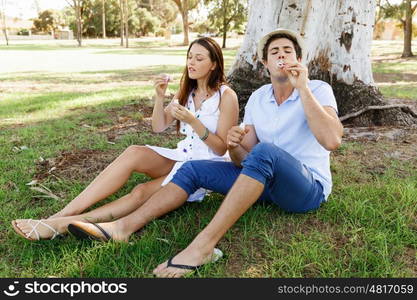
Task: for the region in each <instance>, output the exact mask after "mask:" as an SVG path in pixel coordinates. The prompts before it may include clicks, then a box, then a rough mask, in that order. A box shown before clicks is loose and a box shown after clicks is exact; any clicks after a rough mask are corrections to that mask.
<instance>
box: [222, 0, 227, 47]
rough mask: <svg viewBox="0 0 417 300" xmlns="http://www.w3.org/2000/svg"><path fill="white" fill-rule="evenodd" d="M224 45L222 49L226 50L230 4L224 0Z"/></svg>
mask: <svg viewBox="0 0 417 300" xmlns="http://www.w3.org/2000/svg"><path fill="white" fill-rule="evenodd" d="M222 4H223V45H222V48H223V49H225V48H226V38H227V29H228V28H227V27H228V26H227V8H228V7H227V5H228V4H229V3H228V2H226V1H224V0H223V3H222Z"/></svg>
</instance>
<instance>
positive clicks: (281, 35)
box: [262, 33, 303, 60]
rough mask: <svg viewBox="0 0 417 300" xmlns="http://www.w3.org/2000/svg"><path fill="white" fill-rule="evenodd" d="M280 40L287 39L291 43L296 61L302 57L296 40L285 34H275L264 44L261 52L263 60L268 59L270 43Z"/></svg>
mask: <svg viewBox="0 0 417 300" xmlns="http://www.w3.org/2000/svg"><path fill="white" fill-rule="evenodd" d="M282 38H285V39H288V40H290V41H291V42H292V43H293V45H294V49H295V55H296V56H297V59H300V58H301V57H302V56H303V53H302V51H301V47H300V45H299V44H298V42H297V40H296V39H295V38H294V37H293V36H292V35H289V34H286V33H277V34H274V35H272V36H271V37H270V38H269V39H268V41H267V42H266V44H265V47H264V49H263V51H262V59H263V60H266V58H267V57H268V48H269V45H270V44H271V43H272V41H274V40H276V39H282Z"/></svg>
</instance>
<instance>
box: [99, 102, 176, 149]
mask: <svg viewBox="0 0 417 300" xmlns="http://www.w3.org/2000/svg"><path fill="white" fill-rule="evenodd" d="M138 102H139V103H133V104H128V105H125V106H122V107H118V108H112V109H109V110H107V111H106V112H107V114H108V116H109V118H110V119H111V120H112V123H113V124H112V125H110V126H102V127H99V128H98V131H99V132H100V133H103V134H105V135H106V136H107V139H108V141H110V142H114V141H116V140H117V139H119V138H120V137H121V136H123V135H125V134H127V133H135V132H148V133H152V126H151V122H152V119H151V116H152V110H153V105H152V103H151V100H150V99H146V98H144V99H141V100H140V101H138ZM132 113H135V114H136V116H135V115H132ZM158 135H159V136H162V137H164V138H168V139H170V138H174V137H176V136H177V132H176V128H175V126H170V127H169V128H167V129H166V130H165V131H164V132H161V133H158Z"/></svg>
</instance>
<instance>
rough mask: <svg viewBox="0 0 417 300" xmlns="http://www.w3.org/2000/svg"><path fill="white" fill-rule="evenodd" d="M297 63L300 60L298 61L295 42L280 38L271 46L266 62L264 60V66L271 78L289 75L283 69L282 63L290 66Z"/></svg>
mask: <svg viewBox="0 0 417 300" xmlns="http://www.w3.org/2000/svg"><path fill="white" fill-rule="evenodd" d="M297 61H300V60H297V55H296V52H295V49H294V44H293V42H292V41H290V40H289V39H286V38H279V39H276V40H273V41H272V42H271V43H270V44H269V46H268V51H267V57H266V61H265V60H264V61H263V64H264V66H265V67H266V68H267V69H268V70H269V73H270V74H271V77H282V76H287V74H286V73H285V71H284V70H283V69H282V65H281V63H283V64H288V63H295V62H297Z"/></svg>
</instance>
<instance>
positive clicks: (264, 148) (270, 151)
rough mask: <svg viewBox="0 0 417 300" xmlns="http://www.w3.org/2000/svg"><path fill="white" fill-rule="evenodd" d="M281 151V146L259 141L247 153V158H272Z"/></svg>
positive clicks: (259, 159) (258, 159)
mask: <svg viewBox="0 0 417 300" xmlns="http://www.w3.org/2000/svg"><path fill="white" fill-rule="evenodd" d="M281 151H282V150H281V148H279V147H277V146H275V145H274V144H272V143H259V144H257V145H256V146H255V147H253V149H252V151H251V152H250V153H249V155H248V158H251V159H254V160H256V161H261V160H265V159H267V160H269V159H274V158H276V157H277V156H279V155H280V153H281Z"/></svg>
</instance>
